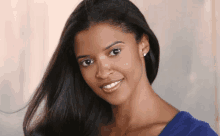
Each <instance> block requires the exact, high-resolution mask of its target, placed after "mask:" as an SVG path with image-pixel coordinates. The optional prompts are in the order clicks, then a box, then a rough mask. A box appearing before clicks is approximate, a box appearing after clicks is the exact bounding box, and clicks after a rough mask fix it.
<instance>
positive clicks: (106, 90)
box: [101, 79, 123, 94]
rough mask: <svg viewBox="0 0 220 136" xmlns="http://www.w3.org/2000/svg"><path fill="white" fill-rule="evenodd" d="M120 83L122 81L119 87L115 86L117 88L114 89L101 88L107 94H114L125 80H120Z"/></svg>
mask: <svg viewBox="0 0 220 136" xmlns="http://www.w3.org/2000/svg"><path fill="white" fill-rule="evenodd" d="M118 81H120V82H119V83H118V84H117V85H115V86H113V87H111V88H101V89H102V90H103V91H104V92H105V93H108V94H109V93H113V92H115V91H116V90H117V89H118V88H119V87H120V86H121V84H122V82H123V79H122V80H118Z"/></svg>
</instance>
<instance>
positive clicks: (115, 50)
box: [110, 48, 121, 56]
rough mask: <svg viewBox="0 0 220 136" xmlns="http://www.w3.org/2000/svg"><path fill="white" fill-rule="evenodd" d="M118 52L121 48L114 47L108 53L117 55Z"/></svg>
mask: <svg viewBox="0 0 220 136" xmlns="http://www.w3.org/2000/svg"><path fill="white" fill-rule="evenodd" d="M120 52H121V49H119V48H115V49H113V50H112V51H111V52H110V54H111V53H114V54H116V55H118V54H119V53H120ZM116 55H111V56H116Z"/></svg>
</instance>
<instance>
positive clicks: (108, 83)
mask: <svg viewBox="0 0 220 136" xmlns="http://www.w3.org/2000/svg"><path fill="white" fill-rule="evenodd" d="M122 80H123V79H119V80H114V81H110V82H107V83H104V84H103V85H102V86H100V88H101V89H102V88H103V87H104V86H106V85H110V84H111V83H114V82H118V81H122Z"/></svg>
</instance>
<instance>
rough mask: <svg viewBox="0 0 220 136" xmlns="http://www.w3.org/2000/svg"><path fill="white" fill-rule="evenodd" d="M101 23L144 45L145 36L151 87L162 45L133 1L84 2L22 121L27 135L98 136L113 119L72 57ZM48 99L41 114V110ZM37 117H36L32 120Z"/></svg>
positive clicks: (77, 10)
mask: <svg viewBox="0 0 220 136" xmlns="http://www.w3.org/2000/svg"><path fill="white" fill-rule="evenodd" d="M98 23H109V24H110V25H113V26H116V27H120V28H122V30H123V32H125V33H133V34H134V36H135V39H136V41H137V43H138V42H140V40H141V38H142V36H143V35H144V34H145V35H147V36H148V38H149V43H150V51H149V52H148V54H147V55H146V56H145V64H146V71H147V78H148V80H149V82H150V84H152V83H153V81H154V79H155V78H156V75H157V72H158V67H159V43H158V40H157V38H156V36H155V35H154V33H153V31H152V30H151V29H150V28H149V26H148V24H147V22H146V20H145V18H144V16H143V15H142V13H141V12H140V11H139V9H138V8H137V7H136V6H135V5H134V4H133V3H132V2H130V1H129V0H84V1H82V2H81V3H80V4H79V5H78V6H77V7H76V9H75V10H74V11H73V13H72V14H71V15H70V17H69V18H68V20H67V22H66V24H65V27H64V29H63V32H62V35H61V38H60V40H59V44H58V46H57V48H56V50H55V52H54V54H53V56H52V58H51V60H50V62H49V65H48V67H47V69H46V72H45V74H44V76H43V79H42V81H41V83H40V84H39V86H38V87H37V89H36V92H35V93H34V95H33V97H32V99H31V101H30V102H29V104H28V109H27V112H26V114H25V118H24V122H23V131H24V134H25V136H49V135H52V136H69V135H71V136H72V135H77V136H78V135H80V136H97V135H99V134H100V132H99V128H100V126H101V124H102V125H106V124H108V123H109V122H110V121H111V120H112V116H113V114H112V109H111V105H110V104H109V103H107V102H106V101H105V100H103V99H102V98H100V97H99V96H97V95H96V94H95V93H94V92H93V90H92V89H91V88H90V87H89V86H88V85H87V84H86V82H85V80H84V79H83V77H82V75H81V72H80V69H79V65H78V63H77V61H76V57H75V53H74V38H75V36H76V34H78V33H79V32H80V31H83V30H87V29H89V28H90V27H91V26H92V25H94V24H98ZM43 100H45V104H44V105H43V108H42V111H41V114H39V115H38V116H37V114H36V113H37V109H39V105H40V104H41V103H42V102H43ZM35 116H37V118H35V120H34V117H35Z"/></svg>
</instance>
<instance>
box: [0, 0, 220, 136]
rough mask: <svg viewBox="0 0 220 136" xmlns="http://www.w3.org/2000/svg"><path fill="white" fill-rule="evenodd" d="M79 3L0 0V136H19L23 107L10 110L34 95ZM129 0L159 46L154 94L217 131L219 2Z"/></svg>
mask: <svg viewBox="0 0 220 136" xmlns="http://www.w3.org/2000/svg"><path fill="white" fill-rule="evenodd" d="M79 1H81V0H66V1H65V2H64V1H58V0H56V1H55V0H53V1H52V0H7V1H6V0H5V1H0V11H1V12H0V16H1V20H0V30H1V31H0V135H2V136H6V135H7V136H18V135H23V134H22V121H23V117H24V113H25V111H26V109H23V110H21V111H19V112H17V113H13V112H14V111H16V110H19V109H21V108H22V107H23V106H25V104H27V102H28V101H29V99H30V97H31V96H32V94H33V92H34V90H35V89H36V87H37V85H38V84H39V82H40V80H41V78H42V76H43V73H44V71H45V68H46V66H47V64H48V62H49V60H50V58H51V56H52V54H53V52H54V50H55V48H56V46H57V43H58V40H59V38H60V35H61V31H62V29H63V27H64V24H65V22H66V20H67V18H68V16H69V15H70V13H71V12H72V11H73V9H74V8H75V7H76V5H77V4H78V3H79ZM132 1H133V2H134V3H135V4H136V5H137V6H138V7H139V8H140V10H141V11H142V13H143V14H144V15H145V17H146V19H147V21H148V23H149V25H150V27H151V28H152V30H153V31H154V32H155V34H156V36H157V37H158V40H159V43H160V47H161V56H160V68H159V73H158V76H157V78H156V80H155V82H154V84H153V88H154V90H155V92H156V93H158V94H159V95H160V96H161V97H162V98H163V99H165V100H166V101H167V102H169V103H170V104H172V105H173V106H175V107H176V108H178V109H180V110H184V111H188V112H190V113H191V114H192V115H193V116H194V117H196V118H198V119H200V120H203V121H206V122H208V123H209V124H210V125H211V127H212V128H213V129H214V130H215V131H216V132H218V131H219V122H218V120H219V119H218V118H217V117H218V116H219V113H218V109H219V108H220V107H219V106H218V105H219V104H218V103H219V102H220V101H219V100H220V94H219V93H220V89H219V87H220V86H219V84H220V79H219V78H220V54H219V53H220V9H219V8H218V7H217V5H220V1H219V0H153V1H146V0H132ZM218 107H219V108H218ZM7 113H12V114H7Z"/></svg>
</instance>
